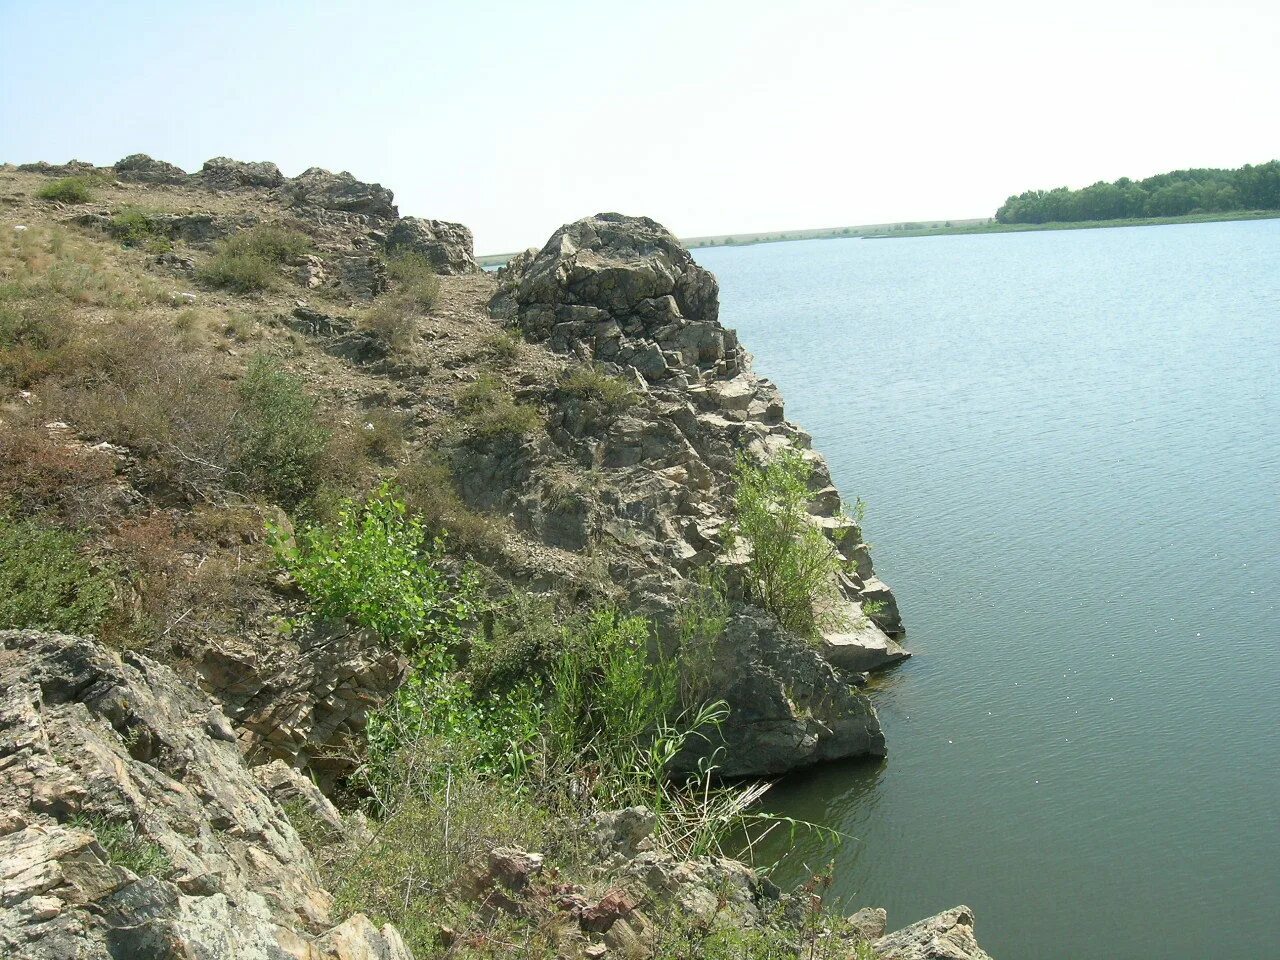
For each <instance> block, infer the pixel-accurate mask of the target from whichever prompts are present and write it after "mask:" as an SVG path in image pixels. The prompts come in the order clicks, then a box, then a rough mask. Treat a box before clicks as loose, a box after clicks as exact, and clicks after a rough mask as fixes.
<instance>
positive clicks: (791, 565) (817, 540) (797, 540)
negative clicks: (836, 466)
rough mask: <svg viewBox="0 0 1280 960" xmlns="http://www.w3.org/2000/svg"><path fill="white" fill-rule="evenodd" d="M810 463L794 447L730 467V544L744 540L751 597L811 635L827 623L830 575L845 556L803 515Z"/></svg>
mask: <svg viewBox="0 0 1280 960" xmlns="http://www.w3.org/2000/svg"><path fill="white" fill-rule="evenodd" d="M811 472H812V468H811V467H810V466H809V464H808V463H807V462H806V461H805V459H804V456H803V455H802V454H801V453H800V452H799V451H797V450H787V451H784V452H783V453H782V454H781V455H780V456H778V457H777V458H776V459H775V460H773V461H772V462H771V463H768V464H765V465H763V466H757V465H756V464H753V463H751V462H750V461H749V460H747V459H746V458H745V457H742V458H740V459H739V461H738V466H737V469H736V470H735V472H734V483H735V486H736V488H737V491H736V493H735V495H734V519H733V525H732V527H731V528H730V531H729V544H728V545H729V546H730V548H732V547H733V545H735V544H736V542H737V541H738V540H742V541H745V542H746V545H747V546H748V547H749V548H750V551H751V558H750V560H749V562H748V565H747V581H748V582H747V586H748V589H749V592H750V594H751V596H752V598H753V599H754V600H755V601H756V602H757V603H759V604H760V606H761V607H763V608H764V609H765V610H766V611H768V612H769V613H770V614H772V615H773V617H774V619H775V620H777V621H778V623H779V624H780V625H781V626H783V627H785V628H786V629H788V630H791V631H793V632H795V633H798V634H800V635H801V636H805V637H813V636H815V635H817V634H818V633H819V632H820V631H821V630H822V629H824V628H825V627H827V626H832V625H834V623H833V622H832V618H833V616H834V615H833V613H832V606H833V600H834V590H835V585H836V580H835V578H836V574H837V573H838V572H839V571H840V570H841V569H842V568H843V566H844V561H843V558H842V557H841V556H840V554H839V552H838V551H837V550H836V547H835V545H834V544H833V543H832V542H831V541H830V540H829V539H828V538H827V537H826V535H825V534H824V533H823V532H822V530H821V529H819V528H818V527H817V526H815V525H814V524H813V523H812V522H811V521H810V518H809V500H810V494H809V477H810V474H811Z"/></svg>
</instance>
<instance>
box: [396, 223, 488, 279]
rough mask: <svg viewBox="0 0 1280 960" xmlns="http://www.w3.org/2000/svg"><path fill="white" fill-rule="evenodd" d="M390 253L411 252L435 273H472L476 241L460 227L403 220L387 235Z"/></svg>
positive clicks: (474, 269)
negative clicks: (433, 267)
mask: <svg viewBox="0 0 1280 960" xmlns="http://www.w3.org/2000/svg"><path fill="white" fill-rule="evenodd" d="M387 248H388V249H390V250H412V251H413V252H415V253H420V254H422V255H423V256H424V257H426V258H427V260H429V261H430V262H431V263H432V264H433V265H434V266H435V268H436V272H437V273H444V274H459V273H475V272H476V271H478V270H479V269H480V268H479V267H478V266H476V258H475V239H474V238H473V237H472V236H471V231H470V230H468V229H467V228H466V227H464V226H463V225H462V224H460V223H449V222H448V221H445V220H420V219H419V218H417V217H402V218H401V219H400V220H398V221H396V224H395V226H394V227H392V228H391V232H390V233H388V234H387Z"/></svg>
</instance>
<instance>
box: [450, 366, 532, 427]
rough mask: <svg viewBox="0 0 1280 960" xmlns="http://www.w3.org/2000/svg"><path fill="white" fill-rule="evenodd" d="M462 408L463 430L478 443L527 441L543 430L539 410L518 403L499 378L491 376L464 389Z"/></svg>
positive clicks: (460, 403) (460, 401)
mask: <svg viewBox="0 0 1280 960" xmlns="http://www.w3.org/2000/svg"><path fill="white" fill-rule="evenodd" d="M458 406H459V408H460V409H461V410H462V425H463V429H464V430H465V431H466V432H467V433H468V434H469V435H470V436H472V437H474V438H477V439H483V440H495V439H511V438H518V437H526V436H529V435H530V434H532V433H534V432H535V431H536V430H538V429H539V428H540V427H541V426H542V415H541V414H540V413H539V412H538V410H537V408H536V407H532V406H530V405H529V404H525V403H519V402H517V401H516V400H515V398H514V397H512V396H511V394H510V392H509V391H507V390H506V389H505V388H504V387H503V385H502V383H501V382H500V381H499V380H498V379H497V378H496V377H492V376H489V375H487V374H486V375H484V376H481V377H480V378H479V379H478V380H476V381H475V382H474V383H471V384H468V385H467V386H466V387H465V388H463V390H462V392H461V393H460V394H459V395H458Z"/></svg>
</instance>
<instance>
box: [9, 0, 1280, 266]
mask: <svg viewBox="0 0 1280 960" xmlns="http://www.w3.org/2000/svg"><path fill="white" fill-rule="evenodd" d="M1277 92H1280V2H1276V0H1268V2H1231V0H1219V2H1214V3H1207V2H1206V3H1198V2H1197V3H1183V2H1178V0H1162V2H1159V3H1154V2H1152V3H1145V2H1127V0H1111V2H1106V3H1071V2H1054V3H1041V2H1037V0H1014V2H1003V0H949V2H873V0H865V2H864V0H846V2H821V0H791V2H786V0H773V2H754V0H732V2H697V0H686V2H683V3H680V2H665V0H647V2H632V3H625V4H624V3H613V2H595V3H586V2H576V0H565V2H558V3H538V2H509V3H498V2H493V3H479V2H468V0H451V2H449V3H435V2H416V3H415V2H379V0H364V2H360V3H350V2H314V3H273V2H263V0H259V2H236V0H222V2H216V3H209V2H204V3H198V4H196V3H190V2H183V0H168V2H165V3H129V2H113V3H103V2H101V0H98V2H93V3H81V2H74V0H63V2H60V3H40V2H18V0H0V97H2V98H3V100H2V101H0V160H9V161H13V162H24V161H29V160H35V159H45V160H50V161H65V160H67V159H69V158H71V157H76V158H79V159H83V160H91V161H93V162H95V163H99V164H107V163H111V162H112V161H114V160H117V159H119V158H120V157H122V156H124V155H126V154H129V153H134V152H144V153H149V154H151V155H152V156H155V157H158V158H160V159H164V160H169V161H171V162H174V163H177V164H179V165H180V166H182V167H184V168H186V169H187V170H196V169H199V167H200V164H201V163H202V162H203V161H204V160H206V159H207V158H209V157H213V156H218V155H225V156H231V157H235V158H237V159H242V160H274V161H275V162H276V163H278V164H279V165H280V167H281V168H282V169H283V170H284V172H285V173H286V174H289V175H293V174H296V173H299V172H301V171H302V170H303V169H304V168H305V167H308V166H312V165H316V166H322V167H327V168H329V169H333V170H342V169H346V170H350V171H351V172H352V173H354V174H355V175H356V176H357V177H359V178H360V179H363V180H376V181H379V182H381V183H383V184H385V185H386V186H389V187H391V188H392V189H393V190H394V191H395V193H396V198H397V201H398V202H399V205H400V211H401V213H402V214H413V215H419V216H428V217H438V218H443V219H448V220H460V221H462V222H464V223H466V224H468V225H469V226H470V227H471V228H472V229H473V230H474V231H475V234H476V246H477V250H478V251H480V252H496V251H506V250H512V249H520V248H523V247H526V246H530V245H534V244H541V243H542V242H543V241H544V240H545V239H546V237H547V235H548V234H549V233H550V232H551V231H552V230H554V229H555V228H556V227H557V226H559V225H560V224H561V223H563V222H565V221H568V220H572V219H575V218H577V217H581V216H585V215H587V214H590V213H595V212H597V211H600V210H619V211H622V212H624V213H636V214H645V215H648V216H652V217H654V218H655V219H658V220H660V221H662V222H663V223H665V224H666V225H667V226H668V227H670V228H671V229H672V230H674V231H675V232H676V233H677V234H680V235H683V236H695V235H700V234H713V233H729V232H749V231H762V230H772V229H785V228H801V227H819V226H837V225H845V224H856V223H868V222H876V221H886V220H904V219H939V218H961V217H973V216H987V215H990V214H991V213H992V212H994V210H995V207H996V206H997V205H998V204H999V203H1000V202H1001V201H1002V200H1003V199H1004V198H1005V197H1006V196H1007V195H1008V194H1010V193H1012V192H1019V191H1021V190H1023V189H1027V188H1031V187H1051V186H1058V185H1063V184H1066V185H1070V186H1082V185H1085V184H1088V183H1091V182H1093V181H1095V180H1098V179H1114V178H1115V177H1119V176H1125V175H1131V176H1135V177H1137V176H1143V175H1147V174H1151V173H1155V172H1158V171H1161V170H1165V169H1172V168H1177V167H1187V166H1238V165H1240V164H1242V163H1246V162H1262V161H1266V160H1269V159H1272V158H1274V157H1277V156H1280V123H1278V122H1277V112H1278V110H1280V108H1278V107H1277V105H1276V95H1277Z"/></svg>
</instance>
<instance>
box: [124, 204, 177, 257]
mask: <svg viewBox="0 0 1280 960" xmlns="http://www.w3.org/2000/svg"><path fill="white" fill-rule="evenodd" d="M108 229H109V230H110V233H111V235H112V236H113V237H115V238H116V239H117V240H119V241H120V242H121V243H123V244H124V245H125V246H126V247H142V246H145V247H146V248H147V249H148V250H150V251H152V252H153V253H159V252H161V251H164V250H168V249H170V248H171V247H172V246H173V245H172V244H171V243H170V242H169V238H168V237H166V236H165V235H164V231H163V229H162V228H161V226H160V223H159V221H157V220H156V218H155V217H154V216H153V215H152V214H150V213H147V211H145V210H139V209H137V208H136V207H132V208H130V209H127V210H121V211H120V212H119V213H117V214H116V215H115V216H114V217H112V218H111V226H110V227H109V228H108Z"/></svg>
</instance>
